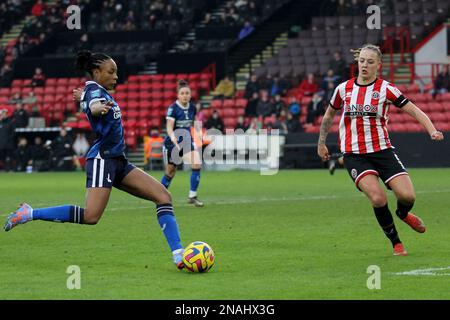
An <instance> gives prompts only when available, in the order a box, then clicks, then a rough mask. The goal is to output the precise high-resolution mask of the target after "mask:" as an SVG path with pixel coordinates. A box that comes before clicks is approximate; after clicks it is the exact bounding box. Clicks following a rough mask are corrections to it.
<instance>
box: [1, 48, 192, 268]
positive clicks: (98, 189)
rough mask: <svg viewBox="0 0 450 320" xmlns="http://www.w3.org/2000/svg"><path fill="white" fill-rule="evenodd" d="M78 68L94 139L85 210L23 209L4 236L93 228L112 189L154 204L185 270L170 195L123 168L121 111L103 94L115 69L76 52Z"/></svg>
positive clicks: (102, 58) (105, 60)
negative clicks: (47, 227)
mask: <svg viewBox="0 0 450 320" xmlns="http://www.w3.org/2000/svg"><path fill="white" fill-rule="evenodd" d="M77 67H78V69H80V70H83V71H86V72H87V73H88V74H89V75H90V76H91V78H92V81H87V82H86V86H85V88H84V90H83V92H82V94H81V97H80V105H81V107H82V109H83V112H84V113H85V114H86V116H87V118H88V120H89V122H90V124H91V127H92V130H93V131H94V132H95V133H96V135H97V139H96V140H95V142H94V144H93V145H92V147H91V148H90V150H89V151H88V154H87V162H86V174H87V179H86V188H87V197H86V207H85V208H81V207H78V206H74V205H64V206H58V207H50V208H40V209H37V208H32V207H31V206H30V205H28V204H26V203H23V204H22V205H21V206H20V207H19V209H18V210H16V211H15V212H13V213H12V214H11V215H9V217H8V220H7V222H6V224H5V226H4V229H5V231H9V230H11V229H12V228H14V227H15V226H17V225H18V224H23V223H26V222H28V221H31V220H45V221H53V222H71V223H79V224H90V225H94V224H96V223H97V222H98V221H99V220H100V218H101V216H102V214H103V211H104V210H105V208H106V205H107V203H108V200H109V196H110V193H111V188H112V187H116V188H118V189H120V190H123V191H125V192H128V193H129V194H132V195H134V196H136V197H139V198H142V199H145V200H150V201H153V202H154V203H155V204H156V213H157V217H158V221H159V224H160V226H161V228H162V230H163V232H164V235H165V237H166V239H167V242H168V244H169V247H170V249H171V251H172V255H173V261H174V263H175V265H176V266H177V268H178V269H182V268H184V264H183V262H182V254H183V246H182V245H181V240H180V234H179V230H178V225H177V222H176V219H175V216H174V213H173V207H172V198H171V195H170V193H169V192H168V191H167V189H166V188H165V187H164V186H163V185H162V184H161V183H159V182H158V181H157V180H156V179H154V178H153V177H151V176H150V175H148V174H147V173H145V172H144V171H142V170H141V169H139V168H136V167H135V166H134V165H133V164H131V163H130V162H128V159H127V158H126V157H125V154H124V150H125V142H124V133H123V126H122V119H121V111H120V107H119V105H118V104H117V103H116V102H115V101H114V99H113V98H112V97H111V96H110V94H109V93H108V90H111V89H113V88H114V86H115V85H116V81H117V78H118V77H117V66H116V63H115V62H114V60H113V59H112V58H110V57H109V56H107V55H105V54H102V53H91V52H90V51H81V52H79V53H78V55H77ZM74 97H76V95H75V93H74Z"/></svg>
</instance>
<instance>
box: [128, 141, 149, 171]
mask: <svg viewBox="0 0 450 320" xmlns="http://www.w3.org/2000/svg"><path fill="white" fill-rule="evenodd" d="M127 158H128V159H129V160H130V162H131V163H132V164H134V165H135V166H136V167H139V168H141V169H142V168H144V166H145V162H144V144H143V143H139V144H138V145H137V147H136V150H134V151H130V152H128V154H127Z"/></svg>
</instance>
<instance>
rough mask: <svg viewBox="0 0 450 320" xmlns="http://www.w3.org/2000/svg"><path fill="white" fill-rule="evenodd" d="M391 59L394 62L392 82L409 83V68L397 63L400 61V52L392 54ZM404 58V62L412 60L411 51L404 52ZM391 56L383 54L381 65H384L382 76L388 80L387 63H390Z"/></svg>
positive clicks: (410, 75)
mask: <svg viewBox="0 0 450 320" xmlns="http://www.w3.org/2000/svg"><path fill="white" fill-rule="evenodd" d="M392 58H393V59H392V61H393V63H394V79H393V82H394V83H396V84H409V83H411V77H412V74H411V70H410V68H409V67H408V66H405V65H399V64H400V62H401V54H400V53H394V54H393V56H392ZM404 60H405V62H406V63H410V62H412V54H411V53H405V54H404ZM390 61H391V57H390V55H387V54H386V55H384V56H383V65H384V66H386V68H384V69H383V71H382V74H383V78H385V79H388V80H389V65H390Z"/></svg>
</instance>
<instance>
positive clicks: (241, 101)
mask: <svg viewBox="0 0 450 320" xmlns="http://www.w3.org/2000/svg"><path fill="white" fill-rule="evenodd" d="M234 105H235V106H236V108H245V107H246V106H247V99H244V98H238V99H236V101H235V104H234Z"/></svg>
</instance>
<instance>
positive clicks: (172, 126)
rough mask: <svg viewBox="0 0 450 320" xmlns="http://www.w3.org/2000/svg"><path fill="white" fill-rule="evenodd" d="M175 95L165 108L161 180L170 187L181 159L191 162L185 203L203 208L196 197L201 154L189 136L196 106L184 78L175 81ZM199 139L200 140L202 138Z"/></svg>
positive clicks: (198, 129) (198, 130) (199, 131)
mask: <svg viewBox="0 0 450 320" xmlns="http://www.w3.org/2000/svg"><path fill="white" fill-rule="evenodd" d="M177 94H178V99H177V100H176V101H175V102H174V103H172V104H171V105H170V106H169V109H168V111H167V117H166V119H167V125H166V130H167V137H166V139H165V140H164V147H163V155H164V163H165V166H166V170H165V174H164V176H163V178H162V181H161V183H162V184H163V185H164V186H165V187H166V188H169V186H170V182H171V181H172V179H173V177H174V176H175V173H176V171H177V165H179V164H180V163H181V160H182V161H184V162H185V163H188V164H190V165H191V168H192V171H191V189H190V191H189V197H188V203H191V204H194V205H195V206H196V207H203V202H201V201H200V200H199V199H198V197H197V189H198V185H199V184H200V169H201V167H202V165H201V159H200V153H199V151H198V149H197V146H196V145H195V143H194V139H193V137H192V135H191V128H192V127H193V126H194V120H195V116H196V113H197V111H196V110H197V109H196V108H195V105H194V103H192V102H191V89H190V88H189V85H188V83H187V82H186V81H184V80H180V81H179V82H178V87H177ZM195 132H197V133H199V134H200V133H201V132H202V131H201V129H200V128H196V130H195ZM199 139H200V141H201V138H199Z"/></svg>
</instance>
